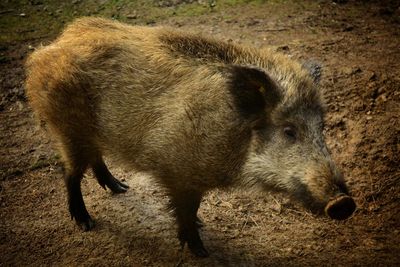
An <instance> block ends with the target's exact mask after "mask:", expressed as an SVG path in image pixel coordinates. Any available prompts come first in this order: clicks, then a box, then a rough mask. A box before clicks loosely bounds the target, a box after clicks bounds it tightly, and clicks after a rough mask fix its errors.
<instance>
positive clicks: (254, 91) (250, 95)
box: [229, 65, 280, 117]
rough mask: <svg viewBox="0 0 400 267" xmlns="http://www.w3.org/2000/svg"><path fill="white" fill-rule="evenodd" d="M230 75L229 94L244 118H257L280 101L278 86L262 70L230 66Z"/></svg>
mask: <svg viewBox="0 0 400 267" xmlns="http://www.w3.org/2000/svg"><path fill="white" fill-rule="evenodd" d="M230 74H231V76H230V85H229V87H230V92H231V94H232V95H233V96H234V101H235V105H236V106H237V107H238V109H239V111H240V113H241V114H242V115H244V117H254V116H256V117H257V115H261V114H264V112H265V111H266V110H271V109H273V108H274V107H275V106H276V105H277V103H278V101H279V99H280V92H279V88H278V85H277V84H276V83H275V82H274V81H273V80H272V79H271V78H270V77H269V76H268V74H267V73H265V72H264V71H263V70H261V69H258V68H255V67H248V66H239V65H232V66H230Z"/></svg>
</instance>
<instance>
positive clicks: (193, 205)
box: [171, 191, 208, 257]
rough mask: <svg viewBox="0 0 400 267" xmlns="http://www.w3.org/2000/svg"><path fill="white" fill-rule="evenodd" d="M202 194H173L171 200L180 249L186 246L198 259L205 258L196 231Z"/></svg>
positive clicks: (194, 192) (205, 252)
mask: <svg viewBox="0 0 400 267" xmlns="http://www.w3.org/2000/svg"><path fill="white" fill-rule="evenodd" d="M201 197H202V194H201V193H199V192H196V191H188V192H180V193H174V194H173V195H172V199H171V208H173V210H174V212H175V216H176V219H177V223H178V238H179V241H180V242H181V245H182V247H183V246H184V245H185V243H187V244H188V247H189V249H190V251H191V252H192V253H193V254H195V255H196V256H198V257H207V256H208V252H207V250H206V249H205V248H204V245H203V242H202V241H201V239H200V235H199V231H198V218H197V210H198V209H199V206H200V201H201Z"/></svg>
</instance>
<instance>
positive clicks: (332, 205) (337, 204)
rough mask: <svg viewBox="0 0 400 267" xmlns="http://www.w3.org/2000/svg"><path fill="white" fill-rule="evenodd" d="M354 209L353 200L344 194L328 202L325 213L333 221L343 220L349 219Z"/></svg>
mask: <svg viewBox="0 0 400 267" xmlns="http://www.w3.org/2000/svg"><path fill="white" fill-rule="evenodd" d="M355 209H356V203H355V202H354V200H353V199H352V198H351V197H349V196H348V195H345V194H340V195H338V196H336V197H335V199H333V200H331V201H329V202H328V204H327V205H326V207H325V213H326V215H328V216H329V217H330V218H332V219H335V220H344V219H347V218H349V217H350V215H351V214H353V212H354V210H355Z"/></svg>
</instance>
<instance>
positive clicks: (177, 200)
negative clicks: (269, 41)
mask: <svg viewBox="0 0 400 267" xmlns="http://www.w3.org/2000/svg"><path fill="white" fill-rule="evenodd" d="M26 66H27V79H26V92H27V96H28V98H29V101H30V104H31V106H32V108H33V110H34V111H35V112H36V113H37V115H38V117H39V118H40V120H42V121H44V122H45V123H46V125H47V128H48V129H49V132H50V133H51V136H52V137H53V139H54V140H55V143H56V144H57V146H58V149H59V151H60V153H61V155H62V159H63V162H64V164H65V170H66V173H65V183H66V188H67V192H68V203H69V211H70V213H71V216H72V218H74V219H75V221H76V223H77V224H78V225H79V226H80V227H81V228H82V229H83V230H84V231H87V230H90V229H91V228H92V227H93V226H94V221H93V220H92V218H91V217H90V215H89V213H88V211H87V210H86V207H85V204H84V201H83V197H82V193H81V187H80V182H81V180H82V177H83V173H84V172H85V170H86V169H87V168H88V167H90V168H92V170H93V172H94V175H95V177H96V178H97V180H98V182H99V184H100V185H101V186H102V187H104V188H106V187H108V188H110V189H111V190H112V191H113V192H116V193H122V192H125V191H126V190H127V188H128V186H127V185H126V184H124V183H122V182H120V181H119V180H117V179H116V178H114V176H113V175H112V174H111V173H110V171H109V170H108V168H107V166H106V165H105V163H104V161H103V155H108V156H109V157H112V158H113V159H115V160H116V161H117V162H121V164H125V165H127V166H130V167H132V168H134V169H136V170H139V171H144V172H148V173H150V174H152V176H154V177H155V179H156V180H157V181H158V182H159V183H160V184H161V185H162V186H164V187H165V189H166V192H167V194H168V195H169V197H170V207H171V209H172V210H173V211H174V215H175V217H176V220H177V224H178V238H179V240H180V242H181V244H182V246H184V245H185V244H186V243H187V244H188V247H189V249H190V250H191V251H192V252H193V253H194V254H195V255H197V256H203V257H204V256H207V255H208V252H207V250H206V249H205V248H204V246H203V243H202V241H201V239H200V236H199V232H198V221H197V220H198V219H197V210H198V208H199V205H200V202H201V199H202V196H203V195H204V194H205V192H207V191H208V190H211V189H213V188H224V187H228V186H233V185H238V186H246V185H248V186H256V185H261V186H262V187H264V188H266V189H267V191H268V190H269V189H271V190H280V191H284V192H287V193H288V194H289V195H292V196H295V197H296V198H297V199H299V200H300V201H302V202H303V203H305V204H306V206H308V207H310V208H311V209H312V210H314V211H316V212H320V211H324V209H325V212H326V214H328V215H329V216H330V217H332V218H333V219H345V218H348V217H349V216H350V215H351V214H352V213H353V211H354V209H355V202H354V201H353V199H352V198H351V197H350V196H349V195H348V190H347V187H346V185H345V181H344V179H343V176H342V174H341V172H340V171H339V170H338V169H337V167H336V166H335V164H334V162H333V161H332V159H331V157H330V154H329V152H328V149H327V146H326V144H325V141H324V137H323V134H322V130H323V127H324V123H323V113H324V109H323V101H322V100H321V93H320V90H319V89H318V84H317V83H316V82H315V80H317V79H318V78H319V72H318V69H317V68H315V67H314V68H312V70H311V72H310V71H309V70H308V69H307V68H306V67H304V66H303V65H301V64H299V63H297V62H295V61H293V60H291V59H289V58H288V57H286V56H284V55H281V54H278V53H276V52H275V51H272V50H269V49H255V48H252V47H248V46H243V45H241V46H240V45H235V44H232V43H227V42H223V41H218V40H215V39H213V38H209V37H202V36H199V35H195V34H190V33H184V32H180V31H176V30H173V29H170V28H162V27H154V28H151V27H140V26H129V25H126V24H122V23H118V22H115V21H111V20H106V19H101V18H82V19H78V20H76V21H74V22H73V23H72V24H70V25H69V26H68V27H67V28H66V29H65V30H64V32H63V33H62V34H61V36H60V37H59V38H58V39H57V40H55V41H54V42H53V43H52V44H50V45H48V46H45V47H41V48H39V49H37V50H36V51H35V52H33V53H32V54H31V55H30V57H29V59H28V61H27V65H26Z"/></svg>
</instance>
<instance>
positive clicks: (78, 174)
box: [65, 165, 94, 231]
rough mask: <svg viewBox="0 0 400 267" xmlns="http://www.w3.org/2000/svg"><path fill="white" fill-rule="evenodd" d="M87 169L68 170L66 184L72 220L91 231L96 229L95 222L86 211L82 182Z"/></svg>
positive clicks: (74, 168) (85, 229) (84, 229)
mask: <svg viewBox="0 0 400 267" xmlns="http://www.w3.org/2000/svg"><path fill="white" fill-rule="evenodd" d="M85 169H86V167H76V166H74V165H73V167H72V168H71V170H67V171H66V174H65V183H66V186H67V191H68V205H69V212H70V214H71V217H72V219H75V221H76V224H77V225H78V226H79V227H80V228H81V229H82V230H83V231H89V230H90V229H92V228H93V227H94V221H93V220H92V218H90V215H89V213H88V211H87V210H86V207H85V203H84V201H83V197H82V191H81V180H82V178H83V173H84V171H85Z"/></svg>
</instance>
